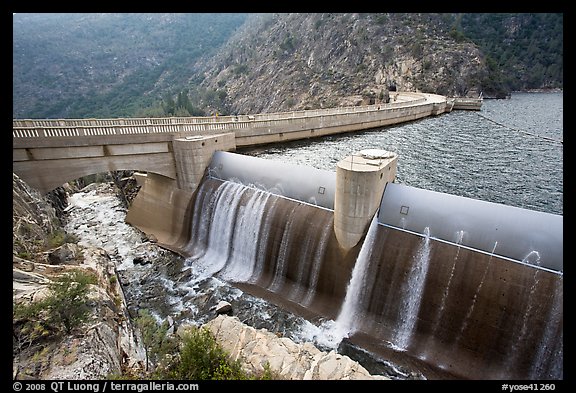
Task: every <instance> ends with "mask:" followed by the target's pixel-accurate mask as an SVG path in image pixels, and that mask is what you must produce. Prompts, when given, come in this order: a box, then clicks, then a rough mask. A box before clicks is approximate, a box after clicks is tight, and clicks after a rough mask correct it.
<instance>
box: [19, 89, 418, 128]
mask: <svg viewBox="0 0 576 393" xmlns="http://www.w3.org/2000/svg"><path fill="white" fill-rule="evenodd" d="M399 95H401V99H402V100H401V101H399V102H392V103H388V104H373V105H364V106H348V107H339V108H327V109H313V110H302V111H291V112H277V113H261V114H255V115H237V116H211V117H164V118H117V119H14V120H13V121H12V124H13V125H12V137H13V138H50V137H66V136H72V137H80V136H99V135H129V134H146V133H150V134H153V133H179V132H203V133H211V132H222V131H231V130H241V129H254V128H270V127H286V126H290V125H295V124H304V123H306V122H309V121H314V120H319V121H320V122H321V123H323V124H326V125H329V124H330V123H331V122H332V121H334V122H336V121H338V122H341V121H342V118H343V117H347V116H350V115H353V116H354V115H356V116H357V115H361V114H369V113H371V112H375V111H380V110H384V111H392V112H393V111H394V110H395V109H400V108H406V107H411V106H417V105H422V104H423V103H425V102H426V101H427V99H426V97H425V96H424V95H422V94H418V93H399Z"/></svg>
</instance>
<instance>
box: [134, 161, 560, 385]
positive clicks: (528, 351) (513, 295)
mask: <svg viewBox="0 0 576 393" xmlns="http://www.w3.org/2000/svg"><path fill="white" fill-rule="evenodd" d="M376 179H377V177H376ZM339 184H340V185H341V184H343V183H339ZM339 184H338V181H337V175H336V173H334V172H329V171H320V170H316V169H313V168H306V167H297V166H294V165H287V164H281V163H276V162H269V161H266V160H262V159H257V158H254V157H247V156H241V155H237V154H233V153H224V152H217V153H215V155H214V157H213V159H212V161H211V163H210V165H209V166H208V168H207V171H206V175H205V176H204V178H203V179H202V181H201V182H200V185H199V187H198V189H197V190H196V191H195V192H194V193H191V194H189V197H186V196H183V195H182V194H178V196H177V197H176V198H174V195H173V193H171V192H170V191H169V190H170V185H169V184H163V186H162V187H156V188H151V187H148V188H147V190H148V191H146V190H145V189H146V187H145V188H143V190H142V191H145V192H144V193H143V195H144V196H143V198H144V199H142V200H141V201H140V202H139V203H138V204H137V203H135V204H134V205H133V207H132V208H131V211H130V212H129V215H128V218H127V221H129V222H131V223H132V224H134V225H136V226H138V227H140V228H141V229H143V230H144V231H145V232H149V233H150V231H152V233H153V231H154V226H155V221H154V220H155V219H156V218H160V216H158V214H159V213H158V211H162V213H161V214H162V216H166V214H165V213H166V212H168V211H170V209H171V208H170V206H171V205H173V206H172V208H173V210H174V211H176V212H177V213H176V214H174V213H172V216H170V217H178V219H173V218H169V220H172V219H173V220H174V222H178V223H179V224H178V225H175V226H174V227H173V228H172V229H170V225H167V224H162V225H164V226H163V229H162V230H161V231H158V234H159V235H158V239H159V242H160V243H163V244H164V245H165V246H167V247H168V248H172V249H174V250H175V251H178V252H179V253H181V254H182V255H184V256H186V257H188V259H187V263H188V264H189V265H190V267H191V268H197V269H201V270H202V271H201V273H202V274H205V275H206V276H210V275H216V276H218V277H219V278H221V279H223V280H226V281H228V282H230V283H233V284H234V285H236V286H238V287H239V288H240V289H242V290H244V291H246V292H248V293H251V294H253V295H256V296H259V297H262V298H264V299H266V300H269V301H271V302H273V303H276V304H278V305H280V306H282V307H284V308H286V309H288V310H290V311H292V312H294V313H296V314H299V315H301V316H303V317H305V318H307V319H309V320H311V321H313V322H318V321H321V320H332V321H334V325H333V326H334V327H333V328H334V334H335V336H336V337H348V340H349V341H350V342H352V343H353V344H355V345H357V346H358V347H360V348H364V349H366V350H368V351H369V352H371V353H373V354H375V355H377V356H381V357H382V358H384V359H390V360H392V361H393V362H395V363H396V364H398V365H403V366H407V367H410V368H412V369H418V370H421V372H422V373H423V374H424V375H425V376H427V377H428V378H429V379H436V378H458V379H503V378H504V379H534V380H538V379H562V378H563V365H562V364H563V273H562V269H563V263H562V259H563V254H562V217H561V216H556V215H551V214H544V213H540V212H535V211H530V210H525V209H518V208H514V207H510V206H503V205H498V204H492V203H487V202H483V201H476V200H472V199H469V198H463V197H457V196H454V195H447V194H439V193H433V192H430V191H426V190H421V189H417V188H413V187H408V186H402V185H399V184H395V183H392V182H390V181H388V182H387V184H386V186H385V188H384V192H383V195H382V196H381V201H379V202H380V203H379V204H378V205H377V206H376V208H377V211H376V212H374V213H373V214H371V215H369V216H370V217H371V219H370V221H369V222H368V225H366V229H365V235H364V236H363V238H362V239H361V240H360V241H359V242H358V243H357V244H356V245H354V246H352V247H349V246H343V245H342V242H341V241H339V238H338V236H337V234H336V231H337V230H336V229H335V225H334V222H335V216H336V215H338V214H340V213H338V212H336V211H335V210H334V209H335V204H334V199H336V196H335V194H337V193H338V188H339V187H340V186H339ZM346 184H356V183H346ZM359 184H360V183H358V184H356V186H357V187H360V185H359ZM146 195H147V196H146ZM167 195H169V196H167ZM152 199H157V200H156V201H155V203H157V204H159V205H160V206H163V208H161V209H151V208H149V205H150V203H151V200H152ZM135 202H136V201H135ZM147 206H148V208H147ZM355 207H356V210H358V211H360V210H362V214H363V215H366V214H365V211H364V210H365V209H364V207H365V206H361V207H362V208H358V203H356V205H355ZM165 220H166V219H165V218H164V222H165ZM159 221H162V220H159Z"/></svg>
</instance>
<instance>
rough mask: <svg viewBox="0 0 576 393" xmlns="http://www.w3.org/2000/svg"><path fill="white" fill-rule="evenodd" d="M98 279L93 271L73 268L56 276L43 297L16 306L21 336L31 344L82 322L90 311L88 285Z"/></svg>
mask: <svg viewBox="0 0 576 393" xmlns="http://www.w3.org/2000/svg"><path fill="white" fill-rule="evenodd" d="M97 282H98V280H97V278H96V276H95V275H94V274H91V273H86V272H82V271H79V270H74V271H72V272H70V273H67V274H64V275H62V276H61V277H57V278H56V279H54V281H53V282H52V283H50V285H49V286H48V289H49V294H48V295H47V296H46V297H45V298H44V299H42V300H40V301H38V302H34V303H30V304H17V305H15V306H14V319H15V320H17V321H18V322H19V326H20V329H19V334H20V335H21V339H23V340H24V341H28V342H30V343H31V342H33V341H34V340H36V339H38V338H41V337H48V336H49V335H50V334H51V333H58V332H62V331H64V332H66V333H70V332H71V331H72V330H73V329H74V328H75V327H77V326H79V325H81V324H82V323H83V322H85V321H86V319H87V318H88V316H89V311H90V309H89V307H88V304H87V300H88V290H89V287H88V286H89V285H90V284H96V283H97Z"/></svg>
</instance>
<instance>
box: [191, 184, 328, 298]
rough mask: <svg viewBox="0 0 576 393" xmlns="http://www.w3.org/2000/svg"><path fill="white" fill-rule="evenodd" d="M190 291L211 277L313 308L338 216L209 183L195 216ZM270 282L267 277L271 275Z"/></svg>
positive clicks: (241, 187)
mask: <svg viewBox="0 0 576 393" xmlns="http://www.w3.org/2000/svg"><path fill="white" fill-rule="evenodd" d="M191 234H192V236H191V239H190V243H189V244H188V246H187V250H188V252H190V253H191V254H192V257H190V258H188V260H187V267H189V268H190V269H191V274H192V277H193V278H192V279H191V280H190V281H189V282H188V284H187V287H188V288H189V289H192V288H193V287H194V285H195V283H197V282H200V281H202V280H203V279H206V278H208V277H211V276H217V277H218V278H220V279H222V280H224V281H227V282H230V283H245V284H250V285H255V286H258V287H261V288H266V289H267V290H268V291H270V292H274V293H277V294H281V295H282V298H283V299H286V300H288V301H291V302H294V303H299V304H301V305H303V306H305V307H306V306H309V305H310V304H311V303H312V302H313V301H314V299H315V295H316V287H317V285H318V282H319V280H320V279H321V277H320V276H321V274H320V271H321V267H322V264H323V262H324V258H325V255H326V250H327V249H328V247H329V246H330V244H329V243H330V239H331V234H333V214H332V212H331V211H330V210H326V209H318V208H317V207H316V206H312V205H309V204H306V203H302V202H299V201H295V200H291V199H286V198H283V197H281V196H278V195H274V194H272V193H270V192H268V191H263V190H260V189H255V188H253V187H250V186H245V185H243V184H240V183H236V182H233V181H221V180H217V179H207V180H205V181H204V182H203V183H202V184H201V185H200V186H199V188H198V193H197V197H196V200H195V202H194V211H193V215H192V217H191ZM268 275H271V277H270V281H271V282H269V284H264V283H263V282H262V279H267V278H268V277H269V276H268Z"/></svg>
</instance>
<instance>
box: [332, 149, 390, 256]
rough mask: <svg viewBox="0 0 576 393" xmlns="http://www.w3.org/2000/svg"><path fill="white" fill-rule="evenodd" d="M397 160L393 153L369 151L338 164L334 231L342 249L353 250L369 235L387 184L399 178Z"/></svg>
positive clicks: (363, 151)
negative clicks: (369, 228) (370, 226)
mask: <svg viewBox="0 0 576 393" xmlns="http://www.w3.org/2000/svg"><path fill="white" fill-rule="evenodd" d="M397 158H398V155H397V154H396V153H393V152H388V151H385V150H374V149H369V150H362V151H360V152H358V153H354V154H352V155H351V156H348V157H346V158H344V159H343V160H341V161H340V162H339V163H338V164H337V167H336V193H335V197H334V231H335V234H336V238H337V239H338V243H339V244H340V246H341V247H342V248H343V249H346V250H349V249H351V248H352V247H354V246H355V245H356V244H358V242H359V241H360V240H361V239H362V237H363V236H364V235H365V234H366V232H367V230H368V227H369V225H370V221H371V220H372V218H373V217H374V214H375V213H376V211H377V210H378V207H379V206H380V201H381V199H382V194H383V192H384V188H385V186H386V183H388V182H392V181H394V178H395V177H396V163H397Z"/></svg>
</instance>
